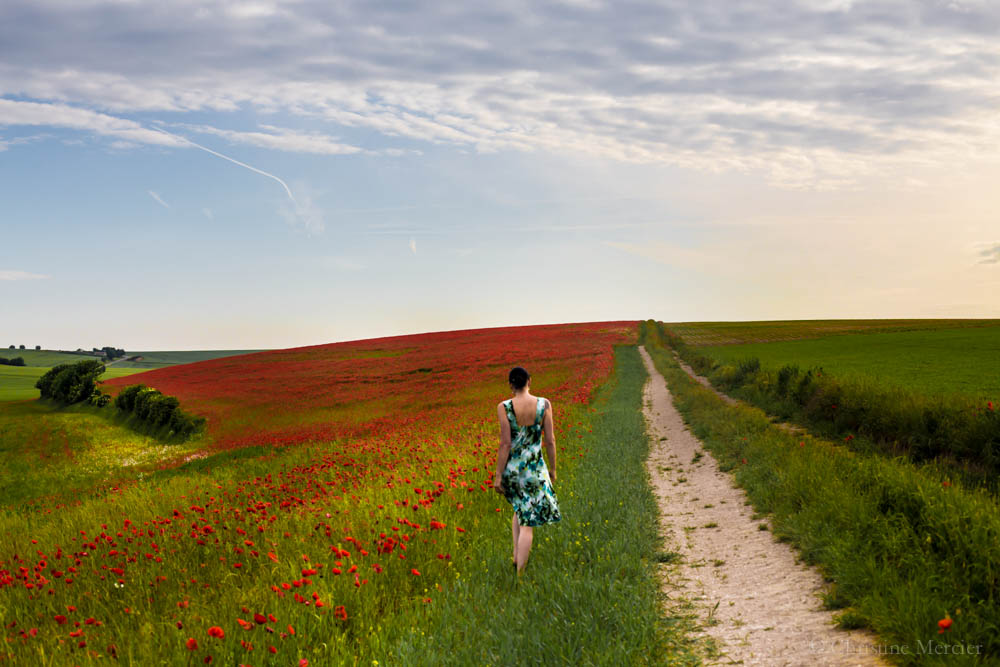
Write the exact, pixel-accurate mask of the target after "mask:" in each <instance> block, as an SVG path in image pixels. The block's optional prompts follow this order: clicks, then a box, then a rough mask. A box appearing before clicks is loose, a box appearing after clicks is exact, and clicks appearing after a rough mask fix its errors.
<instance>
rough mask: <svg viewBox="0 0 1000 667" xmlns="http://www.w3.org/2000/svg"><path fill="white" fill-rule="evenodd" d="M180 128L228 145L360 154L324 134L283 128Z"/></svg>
mask: <svg viewBox="0 0 1000 667" xmlns="http://www.w3.org/2000/svg"><path fill="white" fill-rule="evenodd" d="M182 127H184V128H186V129H188V130H191V131H193V132H198V133H200V134H212V135H215V136H217V137H223V138H224V139H226V140H227V141H229V142H230V143H234V144H248V145H251V146H258V147H260V148H270V149H273V150H279V151H289V152H293V153H315V154H318V155H347V154H350V153H359V152H361V149H360V148H358V147H357V146H348V145H347V144H342V143H340V142H338V141H337V140H336V138H335V137H331V136H328V135H325V134H319V133H305V132H297V131H295V130H290V129H287V128H283V127H273V126H271V125H261V126H260V127H261V128H262V129H264V130H267V132H238V131H236V130H224V129H219V128H216V127H209V126H206V125H183V126H182Z"/></svg>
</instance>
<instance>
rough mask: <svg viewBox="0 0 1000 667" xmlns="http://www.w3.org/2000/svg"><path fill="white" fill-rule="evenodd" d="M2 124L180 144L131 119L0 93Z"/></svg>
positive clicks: (171, 144) (148, 142)
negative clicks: (6, 97)
mask: <svg viewBox="0 0 1000 667" xmlns="http://www.w3.org/2000/svg"><path fill="white" fill-rule="evenodd" d="M6 125H28V126H49V127H65V128H70V129H75V130H85V131H89V132H94V133H96V134H100V135H104V136H108V137H115V138H118V139H123V140H126V141H130V142H134V143H139V144H154V145H158V146H174V147H181V146H183V145H184V144H183V142H182V141H181V140H180V139H179V138H177V137H175V136H173V135H171V134H168V133H166V132H160V131H159V130H154V129H149V128H146V127H143V126H142V125H141V124H139V123H137V122H135V121H132V120H127V119H124V118H118V117H116V116H110V115H108V114H105V113H99V112H97V111H91V110H89V109H82V108H79V107H74V106H69V105H67V104H61V103H57V104H49V103H42V102H25V101H22V100H9V99H4V98H2V97H0V127H2V126H6Z"/></svg>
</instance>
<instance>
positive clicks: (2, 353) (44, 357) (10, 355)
mask: <svg viewBox="0 0 1000 667" xmlns="http://www.w3.org/2000/svg"><path fill="white" fill-rule="evenodd" d="M0 357H4V358H6V359H14V358H16V357H21V358H22V359H24V365H25V366H43V367H52V366H55V365H57V364H75V363H76V362H78V361H83V360H85V359H96V358H97V357H94V356H91V355H89V354H71V353H69V352H59V351H56V350H10V349H0Z"/></svg>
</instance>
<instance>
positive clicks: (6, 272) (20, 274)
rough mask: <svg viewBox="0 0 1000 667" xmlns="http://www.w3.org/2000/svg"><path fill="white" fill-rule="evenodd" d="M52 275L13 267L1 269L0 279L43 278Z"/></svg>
mask: <svg viewBox="0 0 1000 667" xmlns="http://www.w3.org/2000/svg"><path fill="white" fill-rule="evenodd" d="M49 277H50V276H47V275H43V274H41V273H28V272H27V271H17V270H11V269H0V280H42V279H43V278H49Z"/></svg>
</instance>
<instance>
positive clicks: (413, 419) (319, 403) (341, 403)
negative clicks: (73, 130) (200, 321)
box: [104, 322, 637, 449]
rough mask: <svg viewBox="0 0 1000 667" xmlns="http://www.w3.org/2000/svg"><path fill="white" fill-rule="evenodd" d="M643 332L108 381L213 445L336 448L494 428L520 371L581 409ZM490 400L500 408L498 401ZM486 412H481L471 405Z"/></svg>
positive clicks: (296, 357) (575, 333)
mask: <svg viewBox="0 0 1000 667" xmlns="http://www.w3.org/2000/svg"><path fill="white" fill-rule="evenodd" d="M636 326H637V323H636V322H598V323H585V324H558V325H543V326H531V327H504V328H495V329H473V330H464V331H447V332H440V333H430V334H418V335H412V336H394V337H389V338H373V339H367V340H360V341H352V342H347V343H333V344H328V345H315V346H310V347H298V348H291V349H286V350H271V351H267V352H258V353H254V354H248V355H240V356H235V357H225V358H221V359H212V360H208V361H202V362H198V363H193V364H185V365H180V366H172V367H167V368H162V369H157V370H152V371H149V372H146V373H142V374H141V375H137V376H132V377H123V378H116V379H113V380H109V381H107V382H106V383H104V387H105V389H106V390H107V391H108V392H109V393H111V394H116V393H117V391H119V390H120V389H121V388H122V387H125V386H128V385H130V384H136V383H139V382H141V383H143V384H146V385H148V386H152V387H155V388H156V389H159V390H160V391H162V392H163V393H165V394H169V395H171V396H176V397H177V398H179V399H180V401H181V406H182V407H183V408H184V410H186V411H189V412H191V413H193V414H197V415H201V416H204V417H206V418H207V420H208V426H207V431H208V434H209V436H210V442H211V446H212V447H214V448H220V449H228V448H232V447H242V446H247V445H290V444H298V443H303V442H310V441H323V442H325V441H331V440H336V439H339V438H348V437H354V436H358V435H364V434H370V433H377V432H380V431H385V430H392V431H396V430H398V429H400V428H401V427H407V426H409V425H411V424H418V425H423V426H424V427H433V428H435V429H436V428H438V427H440V426H441V424H442V422H450V421H456V420H461V419H467V418H470V417H473V415H474V414H475V417H482V418H486V419H492V418H493V411H494V407H493V406H494V403H495V401H498V400H501V399H502V398H504V397H506V396H507V394H508V389H507V385H506V373H507V371H508V370H509V369H510V367H511V366H513V365H521V366H524V367H525V368H527V369H528V370H529V372H531V373H532V375H533V376H535V378H536V380H535V381H534V383H533V385H532V386H533V387H535V388H537V389H538V390H540V391H544V392H545V395H546V396H547V397H549V398H552V399H558V400H559V401H560V402H562V401H566V400H570V401H575V402H583V401H586V399H587V397H588V396H589V394H590V391H591V389H592V388H593V385H594V383H595V382H599V381H600V380H601V379H602V378H603V377H604V376H605V375H606V374H607V373H608V371H609V370H610V368H611V360H612V353H613V350H612V345H613V344H615V343H618V342H625V341H626V340H628V341H634V339H635V335H636V333H635V332H636ZM491 401H493V402H494V403H491ZM477 404H479V405H481V414H476V413H472V414H470V410H469V408H470V406H472V405H477Z"/></svg>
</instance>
